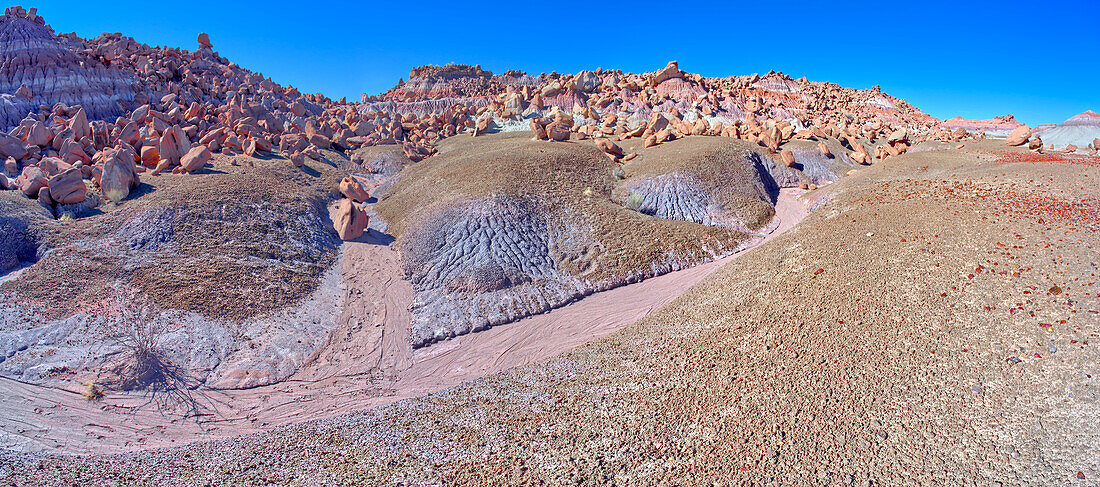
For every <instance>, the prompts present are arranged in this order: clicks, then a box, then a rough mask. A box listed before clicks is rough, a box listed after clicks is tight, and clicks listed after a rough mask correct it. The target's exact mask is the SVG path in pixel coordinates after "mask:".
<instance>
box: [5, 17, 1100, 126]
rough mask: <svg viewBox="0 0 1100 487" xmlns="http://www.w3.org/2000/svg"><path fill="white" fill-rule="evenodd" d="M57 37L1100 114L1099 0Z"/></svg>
mask: <svg viewBox="0 0 1100 487" xmlns="http://www.w3.org/2000/svg"><path fill="white" fill-rule="evenodd" d="M23 6H24V7H32V6H33V7H38V12H39V14H40V15H42V16H43V17H45V19H46V22H47V23H48V24H50V25H51V26H53V28H54V29H55V30H56V31H57V32H76V33H77V34H79V35H81V36H84V37H94V36H96V35H98V34H100V33H101V32H121V33H123V34H125V35H129V36H132V37H134V38H135V39H137V40H138V41H140V42H144V43H146V44H150V45H160V46H172V47H182V48H185V49H194V48H196V46H197V42H196V41H195V38H196V35H197V34H198V33H199V32H206V33H208V34H209V35H210V39H211V42H212V43H213V44H214V49H215V50H217V51H218V52H219V53H220V54H221V55H222V56H224V57H226V58H228V59H229V60H230V61H233V62H236V63H237V64H240V65H241V66H244V67H246V68H248V69H251V70H253V71H259V72H261V73H263V74H264V75H266V76H270V77H272V79H274V80H275V81H276V82H278V83H281V84H290V85H293V86H295V87H297V88H299V89H300V90H301V91H304V92H321V93H324V94H325V95H328V96H329V97H332V98H340V97H341V96H347V97H348V99H349V100H352V99H358V98H359V94H360V93H369V94H378V93H381V92H383V91H385V90H387V89H388V88H390V87H392V86H393V85H394V84H395V83H396V82H397V80H398V78H402V77H406V76H408V72H409V69H410V68H411V67H413V66H417V65H421V64H429V63H430V64H445V63H448V62H456V63H465V64H480V65H481V66H482V67H483V68H485V69H489V70H491V71H493V72H502V71H504V70H506V69H509V68H512V69H520V70H524V71H527V72H529V73H532V74H538V73H541V72H550V71H555V70H556V71H558V72H560V73H570V72H577V71H580V70H582V69H595V68H597V67H604V68H617V69H623V70H625V71H632V72H642V71H652V70H656V69H658V68H661V67H663V66H664V65H665V63H666V62H668V61H669V60H673V59H675V60H678V61H679V62H680V68H681V69H684V70H687V71H690V72H694V73H700V74H703V75H706V76H728V75H734V74H750V73H765V72H767V71H768V70H770V69H775V70H777V71H783V72H785V73H787V74H789V75H791V76H792V77H794V78H798V77H801V76H806V77H807V78H809V79H810V80H813V81H831V82H834V83H838V84H840V85H842V86H849V87H854V88H868V87H870V86H872V85H876V84H877V85H880V86H881V87H882V89H883V91H885V92H887V93H890V94H892V95H894V96H898V97H901V98H904V99H906V100H908V101H909V102H911V103H913V104H914V105H916V106H917V107H919V108H921V109H922V110H924V111H925V112H926V113H929V114H931V115H933V116H936V117H939V118H950V117H954V116H955V115H962V116H963V117H966V118H990V117H993V116H995V115H1003V114H1008V113H1012V114H1015V115H1016V117H1017V118H1018V119H1020V120H1021V121H1023V122H1025V123H1028V124H1031V125H1035V124H1039V123H1048V122H1061V121H1063V120H1065V119H1067V118H1069V117H1070V116H1073V115H1075V114H1077V113H1080V112H1082V111H1085V110H1088V109H1091V110H1095V111H1100V0H1081V1H1064V2H1062V1H1056V0H1052V1H1043V2H1017V1H997V2H985V1H967V0H954V1H950V2H942V1H939V0H935V1H907V2H898V4H893V3H892V2H889V3H888V2H881V3H879V2H844V1H819V2H813V1H808V2H802V1H797V0H794V1H787V2H781V1H753V2H745V3H744V4H739V3H727V2H705V1H694V2H692V1H683V0H669V1H665V2H651V1H647V0H638V1H633V2H623V3H616V2H612V1H588V2H506V3H503V4H499V5H487V4H480V3H479V2H471V1H449V2H436V1H386V2H377V3H375V2H326V1H314V2H286V1H278V0H272V1H265V2H240V1H221V2H207V1H184V2H149V1H142V2H134V1H126V0H116V1H112V2H102V3H101V2H74V1H72V0H64V1H54V0H48V1H38V2H34V3H31V2H26V3H23Z"/></svg>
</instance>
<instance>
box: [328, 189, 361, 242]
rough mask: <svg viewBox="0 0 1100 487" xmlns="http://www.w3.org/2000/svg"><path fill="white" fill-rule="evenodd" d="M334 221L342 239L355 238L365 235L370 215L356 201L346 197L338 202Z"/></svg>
mask: <svg viewBox="0 0 1100 487" xmlns="http://www.w3.org/2000/svg"><path fill="white" fill-rule="evenodd" d="M332 223H333V226H334V227H335V228H336V233H337V234H338V235H339V236H340V240H345V241H347V240H355V239H357V238H359V237H361V236H362V235H363V230H365V229H366V228H367V224H368V223H369V216H368V215H367V213H366V212H365V211H363V210H362V209H360V208H359V205H357V204H356V203H355V202H354V201H352V200H350V199H347V198H344V199H342V200H340V201H339V202H338V203H336V209H335V211H334V213H333V217H332Z"/></svg>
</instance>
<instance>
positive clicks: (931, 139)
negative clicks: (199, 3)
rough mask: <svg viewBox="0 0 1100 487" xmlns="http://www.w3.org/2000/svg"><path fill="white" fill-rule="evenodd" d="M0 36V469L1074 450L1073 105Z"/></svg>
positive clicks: (465, 470) (1078, 403)
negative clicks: (375, 65)
mask: <svg viewBox="0 0 1100 487" xmlns="http://www.w3.org/2000/svg"><path fill="white" fill-rule="evenodd" d="M0 39H2V40H3V42H2V43H0V61H2V63H0V93H2V94H0V116H2V117H3V118H2V119H0V122H2V123H0V125H3V126H4V127H2V129H3V130H4V133H2V134H0V158H2V159H3V162H4V166H3V168H2V169H3V171H2V173H0V389H3V390H4V391H5V392H6V393H5V394H0V445H2V446H3V447H4V448H3V451H2V452H0V478H2V479H3V480H4V481H5V483H11V484H15V485H48V484H53V485H70V484H86V485H98V484H112V483H113V484H132V483H137V484H166V485H177V484H188V485H189V484H203V483H213V484H225V483H229V484H233V483H238V484H256V483H265V484H268V483H276V484H285V483H292V484H293V483H298V484H303V485H305V484H336V483H351V484H367V485H375V484H377V485H382V484H394V483H405V484H417V485H421V484H423V485H435V484H496V485H499V484H531V483H552V484H560V483H598V484H605V483H621V484H630V485H634V484H662V483H683V484H703V483H718V484H731V483H743V484H760V483H783V484H822V483H837V482H845V483H852V482H858V483H863V484H874V483H886V484H898V483H912V482H915V483H952V482H957V481H964V482H976V483H987V482H994V481H997V482H1006V483H1010V484H1018V483H1029V484H1051V483H1059V484H1061V483H1072V482H1079V483H1082V484H1088V482H1093V483H1094V482H1095V479H1097V478H1100V464H1098V463H1097V460H1096V458H1095V456H1094V455H1091V454H1090V453H1091V452H1092V451H1094V450H1095V448H1093V447H1094V446H1096V445H1098V444H1100V431H1098V430H1097V429H1096V428H1095V427H1094V426H1095V425H1092V423H1091V422H1089V421H1087V419H1088V418H1091V417H1095V416H1096V414H1097V412H1098V411H1097V408H1096V393H1097V391H1096V383H1095V380H1094V379H1093V376H1094V375H1095V374H1096V373H1097V371H1096V370H1094V368H1095V367H1094V366H1095V360H1092V359H1094V358H1095V357H1094V356H1095V350H1093V348H1094V347H1095V344H1094V342H1095V341H1096V337H1097V333H1100V329H1098V327H1097V325H1096V323H1097V320H1096V314H1097V313H1098V312H1100V307H1098V305H1097V304H1098V302H1100V299H1098V295H1097V294H1096V290H1095V289H1093V287H1094V282H1093V281H1095V275H1094V274H1095V272H1096V267H1095V266H1096V264H1095V262H1097V260H1098V259H1096V256H1095V250H1094V247H1095V244H1096V237H1095V232H1096V231H1097V229H1098V225H1100V222H1098V220H1097V211H1098V210H1100V207H1098V202H1097V200H1096V198H1095V194H1094V191H1091V188H1092V186H1093V185H1091V183H1089V181H1092V180H1094V179H1095V178H1097V177H1100V174H1097V173H1096V167H1097V162H1098V160H1100V159H1097V158H1096V157H1095V153H1096V144H1097V141H1093V140H1090V141H1087V142H1085V141H1084V138H1086V137H1087V136H1088V135H1089V134H1095V135H1093V137H1100V133H1097V129H1096V126H1095V124H1094V123H1092V122H1093V121H1095V118H1096V117H1095V114H1091V112H1086V113H1085V114H1082V115H1081V116H1078V117H1074V118H1073V119H1071V120H1070V121H1067V122H1066V123H1065V124H1062V125H1060V126H1057V127H1051V128H1045V129H1044V128H1042V127H1039V128H1037V129H1035V130H1032V128H1031V127H1028V126H1026V125H1022V124H1020V123H1019V122H1018V121H1016V120H1015V119H1014V118H1012V117H1011V116H1007V117H998V118H996V119H992V120H984V121H968V120H962V119H952V120H946V121H941V120H937V119H935V118H933V117H931V116H928V115H926V114H924V113H922V112H921V111H920V110H919V109H917V108H916V107H914V106H912V105H910V104H909V103H907V102H905V101H904V100H901V99H898V98H895V97H893V96H890V95H888V94H886V93H883V92H882V91H881V90H880V89H879V88H878V87H873V88H871V89H866V90H860V89H853V88H845V87H840V86H838V85H835V84H832V83H822V82H813V81H809V80H807V79H804V78H803V79H791V78H790V77H789V76H786V75H784V74H782V73H776V72H770V73H766V74H764V75H748V76H731V77H726V78H708V77H703V76H699V75H695V74H692V73H689V72H686V71H683V70H681V69H680V67H679V65H678V64H677V63H676V62H675V61H673V62H670V63H668V64H667V65H666V66H664V67H663V68H661V69H658V70H656V71H652V72H648V73H626V72H623V71H620V70H608V69H602V68H600V69H595V70H586V71H581V72H579V73H575V74H559V73H548V74H546V73H544V74H539V75H532V74H527V73H523V72H519V71H507V72H504V73H502V74H494V73H492V72H490V71H487V70H484V69H482V68H481V67H479V66H465V65H453V64H451V65H444V66H422V67H417V68H413V69H412V71H411V72H410V73H409V76H408V78H407V79H403V80H401V81H399V82H398V83H397V85H396V86H394V87H393V88H392V89H390V90H389V91H387V92H385V93H383V94H381V95H377V96H366V95H364V97H363V98H362V99H361V100H359V101H352V102H349V101H347V100H343V99H342V100H332V99H330V98H327V97H325V96H323V95H321V94H302V93H299V92H298V90H296V89H294V88H293V87H290V86H283V85H280V84H278V83H275V82H274V81H272V80H271V79H268V78H265V77H264V76H263V75H261V74H259V73H255V72H251V71H248V70H247V69H245V68H243V67H240V66H237V65H236V64H233V63H231V62H230V61H228V60H227V59H225V58H223V57H222V56H220V55H219V54H218V53H217V52H216V51H215V50H214V48H213V44H212V42H211V39H209V38H208V36H206V35H199V36H198V45H197V49H195V50H184V49H176V48H161V47H151V46H148V45H145V44H141V43H140V42H138V41H136V40H134V39H132V38H129V37H126V36H123V35H121V34H103V35H101V36H99V37H96V38H94V39H82V38H80V37H78V36H76V35H73V34H57V33H55V32H54V31H53V29H51V28H50V27H49V26H48V25H46V23H45V21H44V20H43V19H42V18H41V17H39V16H38V15H37V14H36V12H35V11H34V9H30V10H25V9H22V8H19V7H11V8H9V9H7V10H6V11H5V14H4V16H3V17H0ZM56 80H62V81H63V82H56ZM1090 117H1091V118H1090ZM1071 144H1075V145H1073V146H1072V147H1070V145H1071ZM803 218H805V220H803ZM372 408H373V409H372ZM242 435H250V436H242ZM73 454H81V455H84V456H81V457H72V456H71V455H73Z"/></svg>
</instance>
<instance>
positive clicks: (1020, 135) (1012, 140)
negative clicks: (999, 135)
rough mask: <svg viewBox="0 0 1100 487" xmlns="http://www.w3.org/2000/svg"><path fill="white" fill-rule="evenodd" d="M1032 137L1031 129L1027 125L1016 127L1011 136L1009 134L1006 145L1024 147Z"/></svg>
mask: <svg viewBox="0 0 1100 487" xmlns="http://www.w3.org/2000/svg"><path fill="white" fill-rule="evenodd" d="M1030 136H1031V127H1028V126H1027V125H1021V126H1019V127H1016V130H1013V131H1012V133H1011V134H1008V138H1006V139H1005V143H1006V144H1008V145H1010V146H1012V147H1016V146H1018V145H1024V143H1026V142H1027V139H1028V137H1030Z"/></svg>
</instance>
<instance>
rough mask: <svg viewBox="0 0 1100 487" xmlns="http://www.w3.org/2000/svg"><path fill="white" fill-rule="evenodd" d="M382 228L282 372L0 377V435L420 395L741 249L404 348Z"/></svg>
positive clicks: (78, 441)
mask: <svg viewBox="0 0 1100 487" xmlns="http://www.w3.org/2000/svg"><path fill="white" fill-rule="evenodd" d="M813 197H814V195H813V194H810V195H806V194H805V191H803V190H799V189H788V190H783V191H782V192H781V194H780V197H779V200H778V202H777V203H776V220H777V224H778V227H777V228H776V229H775V230H774V231H772V232H770V233H769V234H768V235H767V236H766V237H765V238H764V239H763V240H762V241H760V242H758V243H757V245H758V244H759V243H762V242H763V241H767V240H770V239H772V238H775V237H776V236H778V235H780V234H782V233H783V232H784V231H786V230H788V229H790V228H792V227H794V226H795V225H796V224H797V223H798V222H799V221H801V220H802V218H803V217H804V216H805V215H806V214H807V211H808V210H807V208H808V206H807V200H808V199H812V198H813ZM772 226H775V225H772ZM391 240H392V239H391V238H389V237H388V236H387V235H385V234H383V233H380V232H379V231H377V230H372V231H370V232H368V233H367V234H365V235H364V237H362V238H360V239H359V240H357V241H353V242H347V243H345V245H344V246H343V249H342V255H341V256H340V263H339V265H340V267H341V273H342V275H343V280H342V282H327V283H324V284H322V289H320V290H318V291H317V292H318V293H331V292H343V293H344V294H345V298H344V305H343V307H342V310H336V311H337V312H341V316H340V318H339V319H338V325H339V326H338V327H337V328H336V329H335V330H333V331H332V332H331V333H330V338H329V341H328V344H327V345H326V346H325V347H323V348H322V349H321V350H319V351H318V352H317V353H316V354H315V355H314V357H312V358H311V360H309V361H308V362H307V363H306V364H305V365H304V366H303V367H302V368H301V370H299V371H298V372H297V373H296V374H294V375H293V376H292V377H291V378H290V379H288V380H286V381H283V382H280V383H277V384H273V385H270V386H263V387H256V388H251V389H244V390H212V389H206V388H203V389H200V390H196V391H193V393H192V394H191V397H190V401H192V402H191V404H189V405H193V406H195V407H197V409H198V413H197V414H196V413H194V412H188V411H186V410H184V409H182V408H181V409H176V410H171V411H163V410H157V409H156V408H154V407H152V406H151V404H149V399H150V398H149V396H148V395H147V394H122V393H108V394H107V395H106V396H105V397H104V398H102V399H100V400H98V401H94V402H90V401H87V400H86V399H85V398H84V396H82V395H81V391H80V389H79V384H74V386H73V387H72V388H69V389H60V388H49V387H42V386H39V385H34V384H28V383H23V382H19V381H16V380H13V379H10V378H6V377H0V388H3V389H5V390H7V391H9V393H8V394H4V395H0V443H2V444H4V445H8V446H9V448H12V449H14V450H15V451H23V452H42V451H44V452H55V453H63V454H105V453H117V452H126V451H135V450H141V449H149V448H157V447H167V446H176V445H184V444H188V443H192V442H196V441H203V440H215V439H219V438H227V437H232V436H239V435H244V434H251V433H258V432H262V431H265V430H269V429H272V428H275V427H279V426H285V425H291V424H296V423H301V422H304V421H310V420H316V419H323V418H328V417H332V416H336V415H339V414H343V413H348V412H351V411H356V410H360V409H364V408H370V407H375V406H379V405H383V404H388V403H392V402H395V401H399V400H402V399H407V398H413V397H419V396H423V395H425V394H430V393H433V392H438V391H441V390H444V389H446V388H449V387H453V386H456V385H458V384H461V383H463V382H467V381H470V380H474V379H477V378H480V377H484V376H487V375H490V374H493V373H497V372H501V371H505V370H508V369H511V368H514V367H517V366H521V365H527V364H531V363H535V362H538V361H540V360H544V359H547V358H549V357H552V356H554V355H557V354H560V353H562V352H565V351H568V350H571V349H573V348H575V347H577V346H579V345H582V344H584V343H585V342H588V341H591V340H594V339H597V338H600V337H603V336H606V335H608V334H610V333H613V332H614V331H616V330H619V329H621V328H623V327H624V326H626V325H629V324H631V323H634V322H635V321H637V320H639V319H641V318H643V317H645V316H646V315H648V314H650V313H651V312H653V311H655V310H657V309H659V308H661V307H662V306H664V305H666V304H668V303H669V302H671V301H672V300H673V299H674V298H676V297H677V296H679V295H680V294H682V293H683V292H684V291H686V290H687V289H688V288H690V287H691V286H692V285H694V284H696V283H697V282H699V281H700V280H702V279H703V278H705V277H706V276H708V275H710V274H711V273H713V272H714V271H716V270H717V269H719V268H720V267H721V266H722V265H724V264H726V263H728V262H730V261H732V260H733V259H735V258H738V257H739V256H741V255H743V254H744V253H745V252H744V251H742V252H739V253H736V254H733V255H731V256H727V257H725V258H722V259H719V260H716V261H712V262H709V263H706V264H702V265H699V266H696V267H693V268H688V269H685V270H681V271H676V272H672V273H669V274H665V275H662V276H658V277H655V278H652V279H648V280H645V281H642V282H640V283H636V284H631V285H627V286H622V287H619V288H615V289H611V290H608V291H604V292H599V293H596V294H593V295H591V296H588V297H586V298H584V299H581V300H579V301H577V302H574V303H572V304H570V305H567V306H565V307H562V308H559V309H555V310H553V311H551V312H548V313H544V314H541V315H536V316H532V317H528V318H524V319H522V320H519V321H517V322H514V323H511V324H508V325H503V326H499V327H494V328H491V329H489V330H486V331H482V332H478V333H473V334H470V335H464V336H460V337H457V338H455V339H452V340H448V341H446V342H442V343H438V344H436V345H433V346H430V347H426V348H422V349H416V350H413V349H412V348H411V347H410V346H409V344H408V341H407V336H408V327H409V323H410V314H409V307H410V305H411V301H412V288H411V285H410V284H409V282H408V281H405V280H402V279H401V278H400V272H401V271H400V269H401V263H400V257H399V255H398V254H397V252H395V251H394V249H393V248H392V246H390V245H388V243H389V242H390V241H391ZM334 287H339V288H340V289H333V288H334ZM179 406H180V407H182V406H184V405H183V404H180V405H179Z"/></svg>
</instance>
